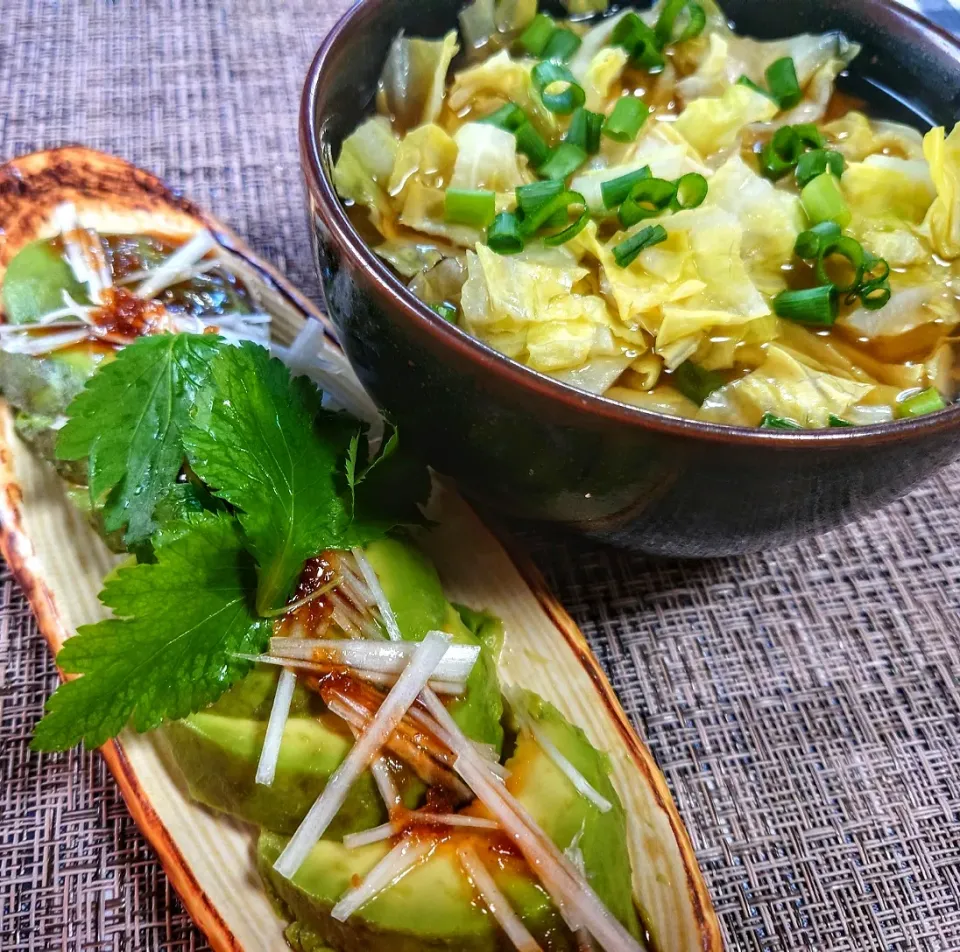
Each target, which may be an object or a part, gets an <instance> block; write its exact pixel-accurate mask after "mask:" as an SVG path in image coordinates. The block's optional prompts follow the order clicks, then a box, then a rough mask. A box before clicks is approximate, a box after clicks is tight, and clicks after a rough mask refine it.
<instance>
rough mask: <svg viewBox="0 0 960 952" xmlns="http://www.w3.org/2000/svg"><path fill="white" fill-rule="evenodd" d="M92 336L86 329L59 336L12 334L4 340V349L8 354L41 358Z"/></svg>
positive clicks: (63, 333)
mask: <svg viewBox="0 0 960 952" xmlns="http://www.w3.org/2000/svg"><path fill="white" fill-rule="evenodd" d="M89 336H90V332H89V331H88V330H87V329H86V328H79V329H73V330H65V331H61V332H60V333H58V334H42V335H36V334H10V335H5V336H4V338H3V343H2V347H0V349H2V350H3V351H4V353H7V354H26V355H28V356H30V357H40V356H41V355H43V354H51V353H53V352H54V351H56V350H63V348H64V347H72V346H73V345H74V344H79V343H80V342H81V341H85V340H86V339H87V338H88V337H89Z"/></svg>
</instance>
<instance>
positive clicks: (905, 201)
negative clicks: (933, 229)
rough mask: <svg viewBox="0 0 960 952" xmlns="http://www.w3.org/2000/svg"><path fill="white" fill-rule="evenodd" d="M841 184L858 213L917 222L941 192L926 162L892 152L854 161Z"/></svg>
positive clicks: (848, 200) (853, 208)
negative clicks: (937, 188)
mask: <svg viewBox="0 0 960 952" xmlns="http://www.w3.org/2000/svg"><path fill="white" fill-rule="evenodd" d="M840 185H841V187H842V189H843V194H844V197H845V198H846V200H847V203H848V204H849V206H850V209H851V211H852V212H854V213H855V214H859V215H863V216H865V217H867V218H881V217H883V216H892V217H894V218H899V219H902V220H903V221H906V222H912V223H914V224H919V223H920V222H921V221H923V217H924V215H925V214H926V213H927V210H928V209H929V208H930V205H931V204H932V202H933V200H934V198H936V195H937V193H936V190H935V188H934V184H933V180H932V179H931V177H930V169H929V167H928V166H927V163H926V162H924V161H923V160H922V159H898V158H895V157H894V156H889V155H869V156H867V158H865V159H864V160H863V161H862V162H851V163H850V164H849V165H848V166H847V169H846V171H845V172H844V173H843V176H842V178H841V179H840Z"/></svg>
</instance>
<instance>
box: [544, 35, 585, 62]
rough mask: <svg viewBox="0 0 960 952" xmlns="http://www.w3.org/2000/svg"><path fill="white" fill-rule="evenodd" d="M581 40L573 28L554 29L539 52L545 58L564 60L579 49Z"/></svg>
mask: <svg viewBox="0 0 960 952" xmlns="http://www.w3.org/2000/svg"><path fill="white" fill-rule="evenodd" d="M581 42H582V40H581V39H580V37H579V36H577V34H576V33H574V32H573V30H565V29H564V30H554V31H553V36H551V37H550V41H549V42H548V43H547V46H546V48H545V49H544V51H543V52H542V53H541V54H540V55H541V56H542V57H543V58H544V59H547V60H560V61H561V62H566V61H567V60H568V59H570V57H571V56H573V54H574V53H576V52H577V50H578V49H580V44H581Z"/></svg>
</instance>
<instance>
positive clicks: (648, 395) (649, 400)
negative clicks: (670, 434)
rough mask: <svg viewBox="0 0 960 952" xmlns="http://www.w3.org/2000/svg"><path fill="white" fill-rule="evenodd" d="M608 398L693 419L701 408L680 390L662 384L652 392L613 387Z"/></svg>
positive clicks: (608, 393)
mask: <svg viewBox="0 0 960 952" xmlns="http://www.w3.org/2000/svg"><path fill="white" fill-rule="evenodd" d="M606 396H608V397H609V398H610V399H611V400H617V401H619V402H620V403H628V404H630V405H631V406H634V407H640V409H641V410H651V411H652V412H654V413H665V414H667V416H677V417H686V418H687V419H692V418H693V417H695V416H697V414H698V413H699V411H700V408H699V407H698V406H697V405H696V404H695V403H694V402H693V401H692V400H691V399H690V398H689V397H685V396H684V395H683V394H682V393H680V391H679V390H675V389H674V388H673V387H670V386H667V385H666V384H661V385H660V386H657V387H654V388H653V389H652V390H634V389H633V388H632V387H612V388H611V389H610V390H608V391H607V393H606Z"/></svg>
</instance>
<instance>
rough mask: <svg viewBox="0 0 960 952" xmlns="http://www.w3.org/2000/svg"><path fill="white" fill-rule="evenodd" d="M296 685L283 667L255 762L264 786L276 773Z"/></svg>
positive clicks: (294, 680) (271, 782)
mask: <svg viewBox="0 0 960 952" xmlns="http://www.w3.org/2000/svg"><path fill="white" fill-rule="evenodd" d="M296 686H297V676H296V674H294V673H293V671H291V670H289V669H288V668H284V670H283V671H281V672H280V678H279V680H278V681H277V693H276V694H275V695H274V696H273V707H271V708H270V719H269V720H268V721H267V732H266V734H265V735H264V738H263V749H262V750H261V751H260V762H259V763H258V764H257V777H256V780H257V783H259V784H263V785H264V786H265V787H269V786H271V785H272V784H273V778H274V777H275V776H276V773H277V760H278V759H279V757H280V745H281V744H282V743H283V729H284V728H285V727H286V726H287V718H288V717H289V716H290V702H291V701H292V700H293V691H294V689H295V688H296Z"/></svg>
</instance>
